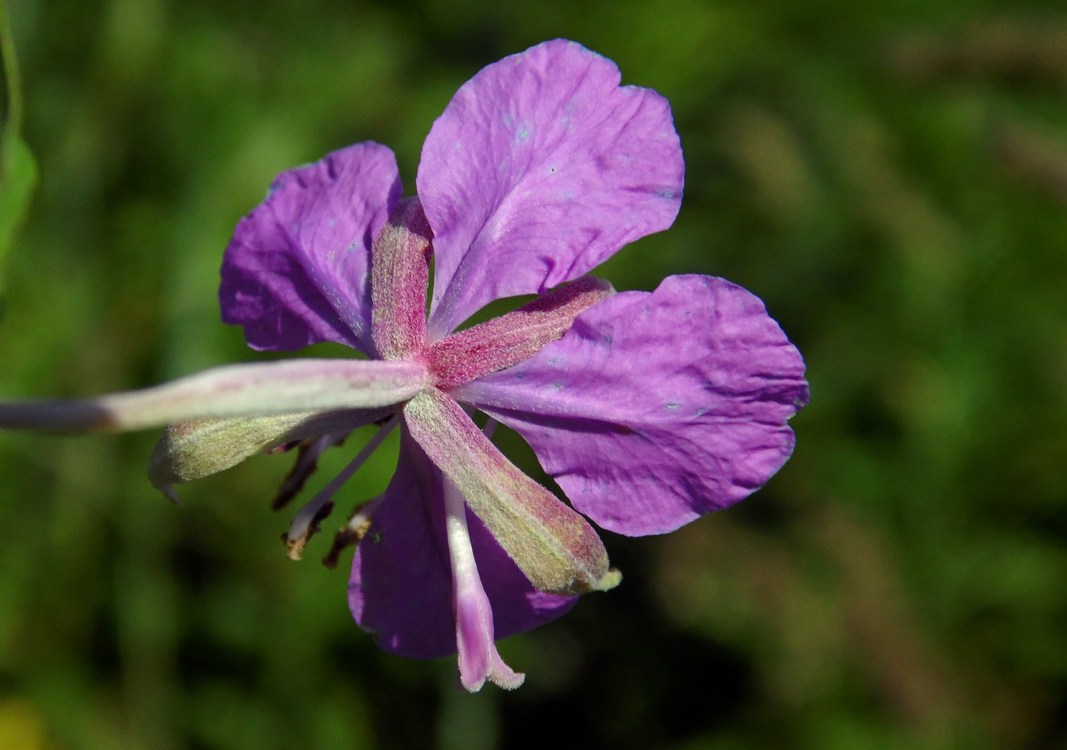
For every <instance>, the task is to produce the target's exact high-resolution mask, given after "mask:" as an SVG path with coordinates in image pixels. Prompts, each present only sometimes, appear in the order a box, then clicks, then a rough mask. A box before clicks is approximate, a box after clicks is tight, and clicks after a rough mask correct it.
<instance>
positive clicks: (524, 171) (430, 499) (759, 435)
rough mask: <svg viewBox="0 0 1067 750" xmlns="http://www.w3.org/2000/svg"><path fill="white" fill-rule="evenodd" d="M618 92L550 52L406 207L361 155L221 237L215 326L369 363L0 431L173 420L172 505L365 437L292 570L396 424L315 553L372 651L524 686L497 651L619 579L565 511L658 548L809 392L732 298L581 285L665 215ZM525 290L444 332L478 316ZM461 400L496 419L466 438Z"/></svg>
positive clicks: (144, 400) (669, 131) (326, 363)
mask: <svg viewBox="0 0 1067 750" xmlns="http://www.w3.org/2000/svg"><path fill="white" fill-rule="evenodd" d="M619 80H620V77H619V72H618V69H617V68H616V67H615V65H614V64H613V63H612V62H611V61H609V60H607V59H605V58H603V57H600V56H599V55H596V54H594V53H592V52H590V51H589V50H586V49H585V48H583V47H581V46H580V45H578V44H575V43H573V42H567V41H562V40H557V41H552V42H546V43H544V44H540V45H538V46H536V47H533V48H531V49H529V50H527V51H525V52H523V53H520V54H518V55H513V56H511V57H507V58H505V59H503V60H501V61H499V62H497V63H494V64H492V65H490V66H488V67H486V68H485V69H484V70H482V71H481V72H480V73H478V74H477V75H476V76H475V77H474V78H473V79H471V80H470V81H468V82H467V83H466V84H464V85H463V86H462V87H461V88H460V89H459V91H458V92H457V93H456V95H455V97H454V98H453V99H452V101H451V102H450V103H449V105H448V107H447V108H446V109H445V111H444V113H443V114H442V115H441V117H440V118H438V120H437V121H436V122H435V123H434V125H433V127H432V129H431V131H430V134H429V136H428V137H427V139H426V142H425V144H424V145H423V151H422V160H421V163H420V165H419V170H418V176H417V180H416V197H411V198H406V199H405V198H402V194H403V191H402V189H401V185H400V178H399V175H398V171H397V167H396V162H395V159H394V157H393V154H392V152H390V151H389V150H388V149H387V148H386V147H384V146H381V145H379V144H376V143H361V144H357V145H354V146H350V147H348V148H345V149H342V150H340V151H337V152H334V153H332V154H329V155H328V156H326V157H325V158H324V159H323V160H322V161H319V162H317V163H315V164H311V165H308V166H304V167H300V168H298V169H295V170H292V171H289V172H286V173H284V174H282V175H281V176H280V177H279V178H278V179H277V180H276V182H275V183H274V185H273V187H272V189H271V191H270V193H269V194H268V196H267V198H266V199H265V200H264V202H263V203H262V204H260V205H259V206H258V207H257V208H256V209H255V210H253V211H252V212H251V213H250V214H249V215H248V216H247V217H245V218H244V219H243V220H242V221H241V222H240V224H239V225H238V226H237V229H236V232H235V235H234V238H233V241H232V242H231V243H230V245H229V247H228V248H227V250H226V254H225V257H224V260H223V266H222V285H221V289H220V302H221V305H222V314H223V319H224V320H225V321H226V322H229V323H236V324H240V325H242V326H243V327H244V331H245V336H246V338H247V340H248V343H249V344H250V345H251V346H253V347H255V348H257V349H269V350H291V349H298V348H301V347H304V346H306V345H309V344H313V343H317V342H327V341H329V342H336V343H340V344H343V345H345V346H348V347H351V348H352V349H355V350H358V351H359V352H362V353H363V354H364V355H365V356H366V359H352V360H310V359H305V360H296V361H291V362H279V363H272V364H269V365H239V366H231V367H227V368H219V369H216V370H212V371H208V372H206V373H202V374H200V375H196V376H192V377H190V378H186V379H184V380H179V381H176V382H175V383H172V384H169V385H165V386H160V387H158V388H156V389H150V390H148V391H142V392H136V393H132V394H118V395H115V396H109V397H104V398H102V399H99V400H97V401H94V402H89V403H84V402H83V403H81V404H78V405H75V406H72V405H71V404H69V403H68V404H66V405H51V407H48V405H45V406H40V405H38V406H35V407H12V406H7V407H0V424H5V425H7V426H30V423H31V422H32V426H57V425H59V426H63V427H67V428H70V427H72V426H73V427H78V428H84V427H112V428H115V427H117V428H125V429H133V428H136V427H140V426H143V425H146V424H151V423H156V422H171V421H175V420H176V419H179V420H181V421H177V423H176V424H172V425H171V427H169V428H168V430H167V432H166V434H165V435H164V438H163V440H161V442H160V444H159V446H157V449H156V452H155V454H154V456H153V461H152V465H151V469H150V472H151V474H152V476H153V479H154V481H156V482H157V484H159V485H160V486H161V487H163V488H164V490H165V491H168V492H170V490H169V485H170V484H172V483H174V482H182V481H188V480H190V479H195V478H198V477H201V476H205V475H207V474H210V473H213V472H214V471H218V470H220V469H222V468H225V467H227V466H230V465H232V464H234V463H237V462H238V461H240V460H242V459H243V458H244V457H246V456H248V455H251V454H252V453H253V452H256V451H258V450H261V449H263V448H269V447H277V446H281V445H290V446H291V445H299V447H300V452H299V456H298V459H297V463H296V466H295V467H294V470H293V472H292V474H291V475H290V476H289V478H287V481H286V483H285V485H283V489H282V491H281V493H280V495H279V501H285V500H288V499H289V498H290V497H292V496H293V495H294V494H295V493H296V492H297V491H298V490H299V489H300V487H301V486H302V484H303V482H304V480H305V479H306V478H307V476H308V474H309V473H310V472H311V470H312V469H313V468H314V465H315V462H316V459H317V457H318V456H319V454H321V452H322V451H323V450H325V449H326V448H327V447H329V446H330V445H334V444H336V443H338V442H340V440H341V439H343V437H344V436H345V435H347V434H348V433H349V432H350V431H351V430H352V429H354V428H356V427H358V426H361V425H366V424H371V423H378V424H380V425H382V427H381V430H380V431H379V433H378V436H377V437H376V438H375V439H373V440H372V441H371V443H370V444H369V445H368V446H367V447H366V448H365V449H364V450H363V451H361V453H360V455H359V456H357V457H356V458H355V459H354V460H353V462H352V463H351V464H350V465H349V467H348V468H347V469H346V470H345V471H344V472H343V473H342V475H341V476H340V477H339V478H338V479H336V480H334V481H333V482H331V483H330V485H329V486H328V487H327V488H326V489H324V490H323V491H322V492H320V493H318V495H316V496H315V498H313V499H312V501H311V502H309V503H308V504H307V505H306V506H305V508H304V509H303V510H301V511H300V512H299V513H298V514H297V517H296V520H295V521H294V523H293V526H292V527H291V529H290V532H289V534H288V540H289V542H290V544H291V546H292V548H293V553H294V555H299V553H300V551H301V549H302V548H303V545H304V543H305V542H306V540H307V538H308V536H309V535H310V534H311V532H312V531H313V530H314V529H315V528H316V526H317V524H318V522H319V521H321V519H322V518H323V517H324V516H325V514H326V513H327V512H328V510H329V508H330V507H332V496H333V494H334V492H335V491H336V489H337V488H338V487H339V486H340V485H341V484H342V483H343V482H344V480H346V479H347V478H348V477H349V476H351V474H352V473H353V472H354V471H355V470H356V469H358V467H359V466H360V465H361V464H362V463H363V461H364V460H365V459H366V457H367V455H369V454H370V453H371V452H372V451H373V450H374V448H375V447H376V446H377V444H378V443H379V442H380V441H381V439H382V438H384V436H385V434H386V433H387V432H388V431H389V430H390V429H392V428H394V427H396V426H399V427H400V429H401V440H400V456H399V461H398V466H397V470H396V473H395V475H394V477H393V480H392V482H391V483H390V485H389V487H388V489H387V490H386V491H385V493H384V494H383V495H382V496H381V497H379V498H376V499H374V500H372V501H371V502H369V503H367V504H366V505H365V506H364V507H363V508H361V509H360V511H359V512H358V513H357V514H356V515H355V516H353V518H352V519H351V520H350V522H349V523H348V525H347V526H346V527H345V528H344V529H343V530H342V532H341V533H340V534H339V536H338V542H337V543H336V544H335V550H334V553H336V551H337V548H338V547H339V546H341V545H343V544H344V543H346V542H353V541H359V540H362V541H360V543H359V544H358V545H357V547H356V552H355V557H354V561H353V566H352V575H351V579H350V583H349V589H348V596H349V603H350V606H351V610H352V613H353V616H354V617H355V619H356V621H357V622H358V623H359V624H360V625H361V626H362V627H363V628H364V629H366V630H368V631H370V632H372V633H374V634H375V636H376V639H377V642H378V644H379V645H380V646H381V647H382V648H383V649H385V650H386V651H389V652H393V653H398V654H403V655H406V656H411V657H418V658H422V657H437V656H444V655H448V654H451V653H456V652H458V655H459V672H460V678H461V681H462V683H463V685H464V686H465V687H466V688H467V689H469V690H472V691H473V690H477V689H479V688H480V687H481V686H482V685H483V684H484V682H485V681H486V680H489V681H491V682H494V683H496V684H498V685H500V686H502V687H506V688H514V687H517V686H518V685H519V684H521V682H522V679H523V676H522V675H521V674H517V673H515V672H514V671H512V670H511V669H510V668H509V667H508V666H507V665H506V664H505V663H504V662H503V661H502V660H501V658H500V656H499V654H498V653H497V650H496V646H495V639H497V638H501V637H504V636H507V635H510V634H513V633H518V632H522V631H525V630H529V629H530V628H533V627H536V626H538V625H541V624H543V623H545V622H547V621H549V620H552V619H553V618H555V617H558V616H559V615H561V614H563V613H564V612H566V611H567V610H568V609H569V608H570V607H571V606H573V605H574V603H575V601H576V597H577V595H578V594H581V593H584V592H587V591H593V590H606V589H608V588H611V587H613V586H614V585H616V584H617V583H618V581H619V579H620V575H619V574H618V573H617V572H616V571H614V570H613V569H612V568H610V566H609V564H608V558H607V553H606V551H605V549H604V546H603V544H602V542H601V540H600V538H599V537H598V536H597V533H596V532H595V531H594V530H593V528H592V526H591V525H590V524H589V523H588V522H587V521H586V520H585V517H588V518H589V519H592V521H594V522H595V523H597V524H598V525H599V526H601V527H603V528H605V529H608V530H611V531H614V532H617V533H620V534H627V535H644V534H658V533H664V532H667V531H671V530H673V529H676V528H678V527H679V526H681V525H683V524H685V523H688V522H689V521H691V520H693V519H695V518H697V517H699V516H700V515H702V514H704V513H707V512H710V511H713V510H718V509H720V508H723V507H726V506H728V505H730V504H732V503H734V502H737V501H738V500H740V499H742V498H744V497H745V496H747V495H748V494H750V493H752V492H753V491H755V490H756V489H757V488H759V487H760V486H761V485H762V484H763V483H764V482H766V481H767V480H768V479H769V478H770V477H771V475H773V474H774V473H775V472H776V471H777V470H778V469H779V468H780V467H781V466H782V464H783V463H784V462H785V461H786V459H787V458H788V457H789V455H790V453H791V452H792V449H793V442H794V441H793V434H792V432H791V431H790V429H789V427H788V426H787V421H788V419H789V418H790V417H791V416H792V415H793V414H794V413H795V412H796V411H797V409H798V408H800V406H802V405H803V404H804V403H805V402H806V401H807V397H808V393H807V385H806V383H805V381H804V365H803V360H802V359H801V357H800V354H799V353H798V352H797V350H796V349H795V348H794V347H793V346H792V345H791V344H790V343H789V341H788V340H787V339H786V337H785V335H784V334H783V333H782V331H781V329H780V328H779V327H778V325H777V324H776V323H775V322H774V321H773V320H772V319H771V318H770V317H768V315H767V313H766V311H765V309H764V307H763V304H762V303H761V302H760V301H759V300H758V299H757V298H756V297H754V296H753V295H751V294H749V293H748V292H746V291H745V290H743V289H741V288H740V287H737V286H735V285H733V284H730V283H729V282H727V281H724V280H722V279H717V278H711V277H706V276H695V275H691V276H673V277H670V278H668V279H666V280H665V281H664V282H663V283H662V284H661V285H660V286H659V288H658V289H656V290H655V291H654V292H622V293H615V292H614V290H613V289H612V288H611V287H610V285H608V284H607V283H605V282H602V281H599V280H597V279H594V278H592V277H588V276H585V274H586V273H587V272H589V271H590V270H592V269H593V268H595V267H596V266H597V265H598V264H600V263H601V262H603V261H604V260H606V259H607V258H609V257H610V256H611V255H612V254H614V253H615V252H616V251H618V250H619V249H621V248H622V247H623V246H624V245H626V244H627V243H629V242H631V241H633V240H635V239H637V238H639V237H642V236H645V235H647V234H650V233H653V232H657V231H660V230H663V229H666V228H667V227H669V226H670V225H671V224H672V223H673V221H674V218H675V216H676V215H677V213H678V209H679V206H680V202H681V195H682V183H683V161H682V154H681V149H680V146H679V143H678V136H677V134H676V132H675V130H674V126H673V124H672V120H671V113H670V109H669V107H668V105H667V102H666V101H665V100H664V99H663V98H662V97H660V96H659V95H658V94H656V93H655V92H653V91H651V90H648V89H642V88H637V87H632V86H624V87H623V86H620V85H619ZM431 260H432V266H433V285H432V290H433V293H432V296H431V297H430V303H429V311H428V313H427V302H426V300H427V288H428V285H429V276H430V263H431ZM530 294H532V295H536V296H535V297H534V298H533V300H532V301H530V302H528V303H526V304H525V305H522V306H520V307H518V308H517V309H514V310H513V311H511V312H509V313H506V314H504V315H501V316H500V317H497V318H493V319H490V320H488V321H485V322H482V323H478V324H476V325H473V326H471V327H468V328H465V329H460V328H459V327H460V326H461V325H462V324H463V323H465V322H466V321H467V320H468V319H470V317H471V316H472V315H474V314H475V313H477V312H478V311H479V310H481V309H482V308H483V307H484V306H485V305H486V304H488V303H490V302H493V301H496V300H500V299H503V298H506V297H513V296H517V295H530ZM161 404H162V405H161ZM20 408H22V411H21V412H20V411H19V409H20ZM49 408H51V409H52V411H51V412H49V411H48V409H49ZM34 409H35V410H36V411H34ZM64 409H65V410H66V411H63V410H64ZM476 410H477V411H478V412H482V413H484V414H486V415H488V417H489V420H488V422H483V423H482V424H483V426H482V427H479V426H478V424H476V422H475V421H474V418H475V411H476ZM49 414H52V415H53V416H54V419H52V421H51V422H49V419H50V418H51V417H49V416H48V415H49ZM72 415H74V416H72ZM176 415H178V416H176ZM478 419H479V420H480V421H481V420H482V418H481V417H478ZM20 420H21V422H20ZM497 422H500V423H503V424H505V425H507V426H508V427H510V428H512V429H514V430H515V431H517V432H518V433H519V434H520V435H521V436H522V437H523V438H525V440H526V441H527V442H528V443H529V444H530V446H531V447H532V448H533V450H534V452H535V453H536V455H537V457H538V459H539V460H540V462H541V465H542V466H543V467H544V469H545V471H546V472H547V473H548V474H550V475H551V476H552V477H553V478H555V480H556V481H557V482H558V484H559V486H560V487H561V488H562V490H563V491H564V492H565V493H566V495H567V497H568V499H569V500H570V502H571V505H570V506H568V505H567V504H565V503H563V502H562V501H560V500H559V499H558V498H557V497H556V496H555V495H553V494H552V493H550V492H549V491H548V490H547V489H545V488H544V487H542V486H541V485H539V484H538V483H536V482H535V481H533V480H532V479H530V478H529V477H527V476H525V475H524V474H523V473H522V472H521V471H519V470H518V469H517V468H516V467H515V466H514V465H513V464H511V463H510V462H509V461H508V459H507V458H506V457H505V456H504V455H503V454H502V453H501V452H500V451H499V450H498V449H497V448H496V447H495V446H494V445H493V443H492V442H491V440H490V433H491V430H492V426H493V425H494V424H496V423H497ZM571 506H573V508H572V507H571Z"/></svg>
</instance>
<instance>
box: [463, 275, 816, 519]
mask: <svg viewBox="0 0 1067 750" xmlns="http://www.w3.org/2000/svg"><path fill="white" fill-rule="evenodd" d="M453 395H454V396H455V397H456V398H458V399H460V400H461V401H464V402H467V403H470V404H473V405H475V406H477V407H478V408H480V409H483V410H484V411H486V412H488V413H489V414H490V415H492V416H493V417H495V418H496V419H499V420H500V421H501V422H503V423H504V424H507V425H508V426H510V427H512V428H513V429H515V430H517V431H518V432H519V433H520V434H522V436H523V437H524V438H525V439H526V440H527V442H529V444H530V445H531V447H532V448H533V449H534V452H535V453H536V454H537V457H538V458H539V459H540V461H541V464H542V465H543V466H544V468H545V470H546V471H548V472H549V473H550V474H551V475H552V476H554V477H555V478H556V480H557V481H558V482H559V484H560V486H561V487H562V488H563V490H564V492H566V494H567V497H568V498H570V500H571V502H572V503H573V504H574V507H575V508H577V509H578V510H580V511H581V512H583V513H585V514H586V515H588V516H589V517H590V518H592V519H593V520H594V521H596V523H598V524H599V525H600V526H602V527H604V528H606V529H610V530H612V531H616V532H619V533H622V534H629V535H634V536H637V535H643V534H657V533H662V532H666V531H671V530H673V529H676V528H678V527H679V526H681V525H683V524H685V523H688V522H689V521H691V520H693V519H694V518H696V517H698V516H700V515H701V514H703V513H707V512H709V511H713V510H719V509H721V508H724V507H726V506H727V505H730V504H732V503H734V502H737V501H738V500H741V499H742V498H744V497H746V496H747V495H749V494H750V493H752V492H754V491H755V490H756V489H757V488H759V487H760V486H761V485H762V484H763V483H765V482H766V481H767V480H768V479H769V478H770V477H771V476H772V475H773V474H774V473H775V472H776V471H777V470H778V469H779V468H780V467H781V466H782V464H784V463H785V461H786V459H788V458H789V455H790V453H791V452H792V450H793V433H792V431H791V430H790V429H789V427H788V425H787V420H788V419H789V418H790V417H791V416H793V414H794V413H796V411H797V410H798V409H799V408H800V407H801V406H803V405H804V404H805V403H806V402H807V400H808V388H807V384H806V383H805V381H804V362H803V359H802V358H801V356H800V353H799V352H798V351H797V350H796V349H795V348H794V347H793V345H792V344H790V343H789V341H788V340H787V339H786V337H785V334H784V333H782V331H781V329H780V328H779V327H778V325H777V324H776V323H775V322H774V321H773V320H772V319H771V318H770V317H769V316H768V315H767V313H766V310H765V309H764V306H763V303H762V302H761V301H760V300H759V299H758V298H757V297H755V296H753V295H752V294H750V293H749V292H746V291H745V290H744V289H742V288H740V287H738V286H735V285H734V284H731V283H729V282H727V281H724V280H722V279H716V278H710V277H707V276H672V277H670V278H668V279H666V280H665V281H664V282H663V283H662V284H661V285H660V287H659V288H658V289H657V290H656V291H655V292H653V293H651V294H650V293H647V292H624V293H622V294H618V295H615V296H614V297H611V298H609V299H607V300H605V301H604V302H601V303H600V304H598V305H595V306H594V307H592V308H590V309H589V310H587V311H586V312H585V313H583V314H582V315H581V316H579V317H578V319H577V320H576V321H575V324H574V327H573V328H572V329H571V330H570V331H569V332H568V333H567V334H566V335H565V336H564V337H563V338H562V339H560V340H559V341H557V342H554V343H552V344H549V345H548V346H546V347H545V348H544V349H543V350H542V351H541V352H540V353H539V354H538V355H537V356H536V357H534V358H532V359H530V360H527V361H526V362H524V363H522V364H520V365H517V366H515V367H512V368H511V369H508V370H504V371H502V372H499V373H496V374H493V375H489V376H487V377H485V378H483V379H482V380H480V381H477V382H475V383H472V384H470V385H468V386H464V387H463V388H460V389H458V390H457V391H455V392H454V393H453Z"/></svg>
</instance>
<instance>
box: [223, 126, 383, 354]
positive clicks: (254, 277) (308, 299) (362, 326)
mask: <svg viewBox="0 0 1067 750" xmlns="http://www.w3.org/2000/svg"><path fill="white" fill-rule="evenodd" d="M400 194H401V185H400V177H399V173H398V172H397V167H396V159H395V158H394V156H393V153H392V151H390V150H389V149H388V148H386V147H385V146H381V145H379V144H377V143H358V144H356V145H354V146H349V147H348V148H344V149H341V150H340V151H335V152H333V153H331V154H329V155H327V156H326V157H325V158H323V159H322V160H321V161H318V162H316V163H314V164H309V165H307V166H303V167H299V168H297V169H293V170H290V171H288V172H283V173H282V174H281V175H279V176H278V178H277V179H276V180H275V181H274V184H273V185H272V186H271V190H270V192H269V193H268V195H267V197H266V199H265V200H264V201H263V202H262V203H261V204H260V205H259V206H258V207H256V208H255V209H254V210H253V211H252V212H251V213H250V214H248V216H246V217H245V218H244V219H242V220H241V222H240V223H239V224H238V225H237V229H236V230H235V231H234V236H233V240H232V241H231V242H230V244H229V246H228V247H227V248H226V254H225V256H224V257H223V261H222V285H221V286H220V288H219V302H220V304H221V306H222V319H223V321H224V322H226V323H236V324H240V325H243V326H244V329H245V338H246V339H247V341H248V344H249V346H251V347H253V348H255V349H271V350H291V349H299V348H301V347H304V346H307V345H308V344H313V343H316V342H320V341H334V342H337V343H341V344H345V345H347V346H351V347H354V348H356V349H359V350H361V351H363V352H365V353H370V352H372V351H373V347H372V345H371V337H370V291H369V286H368V271H369V268H370V248H371V242H372V240H373V239H374V237H375V235H377V233H378V230H379V229H381V227H382V225H383V224H384V223H385V220H386V218H387V217H388V215H389V212H390V210H391V209H392V207H393V205H394V204H395V203H396V202H397V201H398V200H399V199H400Z"/></svg>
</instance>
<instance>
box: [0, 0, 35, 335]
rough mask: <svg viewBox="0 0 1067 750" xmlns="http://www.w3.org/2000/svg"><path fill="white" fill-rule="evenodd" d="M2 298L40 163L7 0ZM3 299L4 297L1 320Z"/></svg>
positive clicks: (0, 35)
mask: <svg viewBox="0 0 1067 750" xmlns="http://www.w3.org/2000/svg"><path fill="white" fill-rule="evenodd" d="M0 107H2V112H3V115H2V117H0V295H2V294H3V289H4V258H5V256H6V255H7V251H8V249H9V248H10V247H11V241H12V240H13V239H14V235H15V229H16V228H17V227H18V225H19V222H21V221H22V219H23V217H24V215H25V213H26V209H27V207H28V205H29V202H30V196H31V195H32V194H33V187H34V185H35V184H36V182H37V163H36V162H35V161H34V159H33V154H31V153H30V149H29V148H28V147H27V146H26V143H25V141H23V140H22V135H21V133H20V132H19V129H20V127H21V126H22V87H21V86H20V81H19V71H18V57H17V56H16V55H15V43H14V37H13V35H12V33H11V23H10V17H9V14H8V11H7V2H6V0H0ZM2 317H3V297H2V296H0V318H2Z"/></svg>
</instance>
